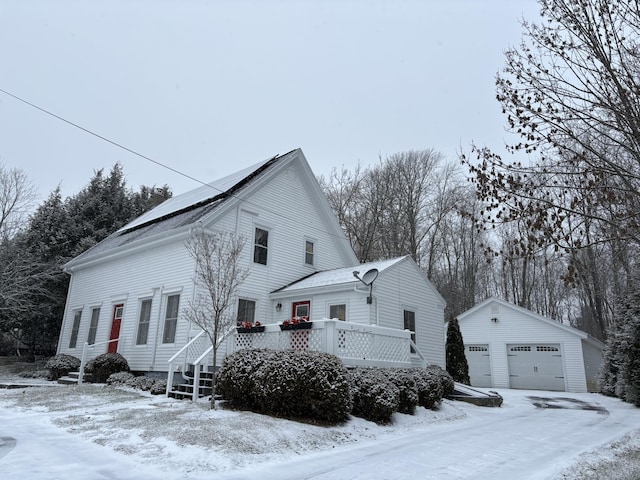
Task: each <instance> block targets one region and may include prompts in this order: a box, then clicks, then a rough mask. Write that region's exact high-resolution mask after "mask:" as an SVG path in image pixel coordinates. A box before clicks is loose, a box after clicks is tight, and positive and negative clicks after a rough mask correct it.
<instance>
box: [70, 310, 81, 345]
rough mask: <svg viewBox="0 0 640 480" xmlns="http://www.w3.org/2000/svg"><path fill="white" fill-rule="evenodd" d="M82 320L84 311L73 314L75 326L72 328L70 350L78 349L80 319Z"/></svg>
mask: <svg viewBox="0 0 640 480" xmlns="http://www.w3.org/2000/svg"><path fill="white" fill-rule="evenodd" d="M81 318H82V310H76V311H75V312H74V314H73V326H72V327H71V338H70V339H69V348H76V344H77V343H78V331H79V330H80V319H81Z"/></svg>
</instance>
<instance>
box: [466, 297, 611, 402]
mask: <svg viewBox="0 0 640 480" xmlns="http://www.w3.org/2000/svg"><path fill="white" fill-rule="evenodd" d="M458 322H459V324H460V331H461V333H462V338H463V340H464V345H465V354H466V356H467V362H468V363H469V377H470V380H471V385H472V386H475V387H493V388H520V389H530V390H556V391H568V392H586V391H597V390H598V385H597V379H598V371H599V370H600V365H601V364H602V350H603V348H604V344H603V343H602V342H600V341H598V340H596V339H595V338H593V337H591V336H590V335H588V334H587V333H585V332H583V331H581V330H578V329H576V328H573V327H570V326H567V325H563V324H561V323H559V322H556V321H554V320H551V319H548V318H545V317H543V316H541V315H538V314H536V313H534V312H532V311H530V310H527V309H525V308H522V307H519V306H517V305H514V304H511V303H508V302H505V301H503V300H500V299H498V298H494V297H492V298H489V299H487V300H485V301H484V302H482V303H480V304H478V305H476V306H475V307H474V308H472V309H470V310H467V311H466V312H464V313H462V314H461V315H459V316H458Z"/></svg>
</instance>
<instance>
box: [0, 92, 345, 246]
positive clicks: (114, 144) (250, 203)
mask: <svg viewBox="0 0 640 480" xmlns="http://www.w3.org/2000/svg"><path fill="white" fill-rule="evenodd" d="M0 92H2V93H4V94H5V95H8V96H9V97H11V98H13V99H15V100H18V101H19V102H22V103H24V104H26V105H29V106H30V107H32V108H35V109H36V110H39V111H41V112H42V113H45V114H47V115H49V116H51V117H53V118H56V119H58V120H60V121H62V122H64V123H66V124H68V125H71V126H72V127H75V128H77V129H80V130H82V131H83V132H85V133H88V134H89V135H93V136H94V137H96V138H99V139H100V140H102V141H105V142H107V143H110V144H111V145H113V146H115V147H117V148H121V149H123V150H125V151H127V152H129V153H131V154H133V155H135V156H137V157H140V158H142V159H144V160H147V161H148V162H151V163H154V164H156V165H158V166H160V167H162V168H166V169H167V170H170V171H172V172H174V173H177V174H178V175H181V176H183V177H185V178H188V179H189V180H193V181H194V182H197V183H199V184H201V185H204V186H207V187H209V188H211V189H212V190H215V191H217V192H219V193H224V192H223V191H222V190H220V189H218V188H215V187H214V186H212V185H210V184H208V183H206V182H203V181H202V180H198V179H197V178H195V177H192V176H191V175H188V174H186V173H183V172H181V171H179V170H176V169H175V168H172V167H170V166H168V165H165V164H163V163H161V162H158V161H157V160H154V159H153V158H150V157H147V156H146V155H143V154H141V153H138V152H136V151H135V150H133V149H131V148H129V147H126V146H124V145H122V144H120V143H118V142H115V141H113V140H110V139H108V138H107V137H104V136H102V135H100V134H99V133H96V132H94V131H92V130H89V129H88V128H85V127H83V126H82V125H78V124H77V123H74V122H72V121H70V120H67V119H66V118H64V117H61V116H60V115H56V114H55V113H53V112H51V111H49V110H47V109H45V108H42V107H40V106H38V105H36V104H34V103H31V102H29V101H28V100H25V99H24V98H21V97H19V96H18V95H14V94H13V93H11V92H8V91H6V90H4V89H2V88H0ZM230 196H232V197H235V198H237V199H238V200H239V201H241V202H245V203H247V204H249V205H253V206H259V205H257V204H256V203H254V202H252V201H251V200H249V199H247V198H242V197H240V196H238V195H236V194H235V193H232V194H230ZM260 207H261V208H263V209H264V210H266V211H269V212H271V213H273V214H274V215H278V216H280V217H282V218H284V219H287V220H291V221H296V222H297V223H298V224H305V222H304V220H301V219H299V218H297V219H293V218H289V217H287V215H284V214H283V213H282V212H274V211H272V210H270V209H269V208H268V207H266V206H265V205H260ZM307 226H308V227H310V228H312V229H313V230H317V231H321V232H323V233H326V234H327V235H329V236H332V237H336V238H342V237H340V236H339V235H336V234H335V233H333V232H329V231H327V230H324V229H322V228H319V227H318V226H316V225H312V224H309V223H307Z"/></svg>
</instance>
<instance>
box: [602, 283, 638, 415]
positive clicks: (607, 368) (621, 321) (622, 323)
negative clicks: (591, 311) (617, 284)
mask: <svg viewBox="0 0 640 480" xmlns="http://www.w3.org/2000/svg"><path fill="white" fill-rule="evenodd" d="M634 283H635V285H637V282H634ZM634 287H635V286H634ZM634 287H632V288H631V289H630V290H631V291H630V292H629V293H628V294H627V295H626V298H625V299H624V301H621V302H619V303H618V309H617V310H616V312H615V314H614V322H613V325H612V327H611V331H610V333H609V336H608V338H607V348H606V349H605V352H604V363H603V366H602V370H601V372H600V389H601V391H602V393H604V394H605V395H612V396H616V397H619V398H621V399H623V400H624V401H626V402H629V403H633V404H635V405H636V406H640V292H639V291H638V290H637V287H635V288H634Z"/></svg>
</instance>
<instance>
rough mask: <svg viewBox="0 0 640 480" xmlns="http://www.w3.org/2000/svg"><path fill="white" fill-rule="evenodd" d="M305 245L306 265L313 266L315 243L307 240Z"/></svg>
mask: <svg viewBox="0 0 640 480" xmlns="http://www.w3.org/2000/svg"><path fill="white" fill-rule="evenodd" d="M304 243H305V246H304V263H306V264H307V265H313V242H312V241H310V240H307V241H305V242H304Z"/></svg>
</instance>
